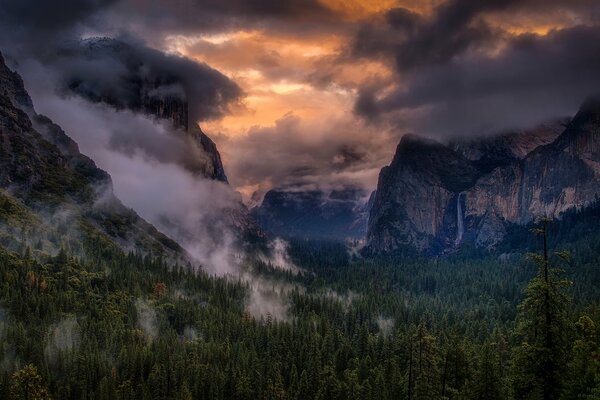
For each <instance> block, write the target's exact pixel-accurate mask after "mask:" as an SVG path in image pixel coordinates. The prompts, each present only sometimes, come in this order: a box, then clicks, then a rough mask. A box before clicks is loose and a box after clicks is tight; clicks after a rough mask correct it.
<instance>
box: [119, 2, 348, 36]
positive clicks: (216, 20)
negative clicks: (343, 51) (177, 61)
mask: <svg viewBox="0 0 600 400" xmlns="http://www.w3.org/2000/svg"><path fill="white" fill-rule="evenodd" d="M111 11H112V12H111V13H110V19H111V21H112V22H113V23H114V24H115V25H118V26H121V27H123V26H126V27H127V28H128V29H130V30H132V31H135V32H137V33H138V34H140V35H143V36H144V37H146V38H153V40H157V41H160V39H161V37H164V35H165V34H193V33H200V32H226V31H230V30H238V29H275V30H278V31H296V32H297V33H298V34H308V33H309V32H311V31H315V30H316V31H322V30H325V29H329V28H330V27H331V26H330V25H328V24H327V22H329V23H331V22H332V21H336V20H337V16H336V15H335V14H334V13H333V12H332V11H331V10H330V9H329V8H327V7H325V6H323V5H322V4H321V2H319V1H318V0H286V1H281V0H253V1H247V0H175V1H171V0H155V1H152V2H148V1H142V0H121V1H119V3H118V4H117V5H116V6H115V7H114V8H113V9H112V10H111ZM299 25H301V26H299Z"/></svg>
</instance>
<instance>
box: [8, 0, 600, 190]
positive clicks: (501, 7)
mask: <svg viewBox="0 0 600 400" xmlns="http://www.w3.org/2000/svg"><path fill="white" fill-rule="evenodd" d="M0 3H2V6H1V7H0V25H1V26H2V27H0V33H1V34H2V35H1V36H2V39H0V51H2V52H3V53H4V54H5V55H6V54H7V55H8V56H9V57H10V59H11V60H13V62H14V64H15V65H16V66H17V69H19V67H18V66H19V65H21V66H22V67H23V70H24V71H25V72H27V71H29V73H30V74H29V76H30V77H32V80H35V77H38V80H41V78H39V77H40V76H44V75H45V74H44V73H40V68H47V69H48V71H50V72H52V73H50V72H48V75H49V76H50V75H52V76H59V77H60V75H61V74H63V75H64V74H79V75H81V74H90V75H91V77H90V78H89V79H91V80H93V81H94V82H110V80H111V79H112V78H113V75H114V74H118V73H120V69H119V68H120V67H121V66H120V65H119V64H118V63H114V62H112V61H113V60H110V59H108V60H107V62H106V63H104V64H102V65H94V66H91V65H85V64H82V63H81V62H80V60H78V59H77V57H76V56H70V57H65V56H62V55H63V54H65V51H64V49H65V48H67V49H68V48H69V46H71V43H73V42H76V41H78V40H80V39H81V38H87V37H93V36H107V37H113V38H118V39H119V40H121V41H123V42H126V43H128V44H129V45H130V46H133V47H135V48H138V49H140V50H139V51H140V52H142V53H143V54H144V57H145V60H146V61H147V62H148V63H152V64H153V65H160V67H161V68H165V69H169V70H170V71H172V72H173V73H175V74H180V75H182V77H184V78H185V79H184V82H185V85H186V87H185V88H184V89H185V90H189V91H191V92H193V93H195V94H196V96H195V97H193V98H194V99H195V101H194V102H191V103H193V104H190V107H191V108H192V110H190V112H191V114H193V115H195V116H196V119H197V120H198V122H199V123H200V126H201V127H202V129H203V131H204V132H206V133H207V134H208V135H209V136H210V137H211V138H212V139H213V140H214V141H215V142H216V144H217V146H218V148H219V150H220V152H221V156H222V158H223V162H224V165H225V171H226V173H227V175H228V178H229V182H230V184H231V185H232V186H233V187H234V188H235V189H236V190H238V191H239V192H240V193H242V195H243V196H244V199H245V200H246V201H250V200H251V199H253V198H254V199H260V197H261V196H262V195H263V194H264V193H265V192H266V191H267V190H269V189H271V188H287V189H289V190H292V189H293V190H304V189H324V190H330V189H335V188H342V187H346V186H356V187H360V188H364V189H366V190H367V191H370V190H373V189H374V188H375V186H376V183H377V176H378V174H379V171H380V169H381V167H383V166H385V165H387V164H388V163H389V162H390V160H391V158H392V156H393V153H394V151H395V147H396V145H397V143H398V141H399V139H400V137H401V136H402V135H403V134H405V133H408V132H411V133H415V134H418V135H423V136H427V137H432V138H437V139H439V140H447V139H448V138H452V137H456V136H462V137H479V136H485V135H489V134H493V133H497V132H503V131H508V130H514V129H524V128H527V127H533V126H535V125H536V124H538V123H541V122H543V121H545V120H548V119H551V118H555V117H562V116H568V115H573V114H574V113H575V112H576V111H577V108H578V106H579V105H580V104H581V103H582V102H583V101H584V99H585V98H586V97H588V96H591V95H594V94H597V93H598V92H600V73H598V72H599V71H600V2H598V1H597V0H485V1H481V0H424V1H408V0H381V1H376V0H371V1H360V0H288V1H282V0H254V1H250V0H57V1H54V2H47V1H41V0H36V1H34V0H0ZM61 49H62V50H61ZM67 53H68V52H67ZM105 61H106V60H105ZM33 62H35V63H37V64H36V65H37V66H38V67H35V68H33V67H31V65H32V63H33ZM26 66H29V67H26ZM40 66H41V67H40ZM31 71H37V75H36V74H34V73H33V72H31ZM24 75H25V78H27V76H26V75H27V73H24ZM57 79H59V78H57ZM26 80H27V79H26ZM34 86H35V85H34ZM41 87H42V85H38V86H37V88H38V91H39V90H41V89H40V88H41ZM44 87H46V86H44ZM48 90H51V89H48ZM56 96H64V93H61V92H60V90H58V89H57V90H56ZM123 96H126V94H123ZM34 102H35V98H34ZM48 110H49V111H52V110H53V109H52V108H50V107H49V108H48ZM50 117H52V118H58V116H54V115H50ZM63 118H64V116H63ZM67 124H68V122H67Z"/></svg>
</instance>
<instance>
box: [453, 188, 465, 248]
mask: <svg viewBox="0 0 600 400" xmlns="http://www.w3.org/2000/svg"><path fill="white" fill-rule="evenodd" d="M461 194H462V193H459V194H458V196H456V240H455V241H454V245H455V246H458V245H459V244H460V242H461V241H462V237H463V234H464V233H465V226H464V221H463V218H464V217H463V210H462V204H461V202H460V195H461Z"/></svg>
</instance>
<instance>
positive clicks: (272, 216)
mask: <svg viewBox="0 0 600 400" xmlns="http://www.w3.org/2000/svg"><path fill="white" fill-rule="evenodd" d="M367 195H368V193H367V192H365V191H364V190H361V189H355V188H349V189H344V190H333V191H330V192H324V191H320V190H310V191H298V190H276V189H273V190H270V191H268V192H267V193H266V194H265V197H264V199H263V202H262V204H261V205H260V207H256V208H254V209H253V210H252V215H253V216H254V218H255V219H256V221H257V222H258V224H259V225H260V226H261V227H262V229H264V230H265V231H267V232H269V233H272V234H274V235H281V236H296V237H310V238H330V239H333V238H334V239H346V238H363V237H364V235H365V233H366V228H367V217H368V212H369V206H370V204H369V202H368V201H367Z"/></svg>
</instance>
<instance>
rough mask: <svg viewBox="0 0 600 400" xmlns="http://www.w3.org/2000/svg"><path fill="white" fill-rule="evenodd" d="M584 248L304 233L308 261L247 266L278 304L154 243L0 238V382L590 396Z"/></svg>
mask: <svg viewBox="0 0 600 400" xmlns="http://www.w3.org/2000/svg"><path fill="white" fill-rule="evenodd" d="M586 249H592V250H590V251H588V250H586ZM594 249H595V247H594V244H593V243H588V242H585V243H583V244H582V245H581V246H579V247H575V248H574V250H575V251H574V252H573V259H574V260H576V262H573V265H572V266H571V267H569V268H566V269H565V272H564V273H561V272H560V271H559V270H558V269H557V268H556V265H557V264H556V263H557V262H558V261H560V260H561V258H560V257H558V256H555V255H551V254H550V252H549V251H548V250H547V251H546V254H548V256H547V257H544V256H543V254H544V252H543V251H542V255H541V256H539V257H534V261H536V262H537V265H538V272H537V274H535V276H533V277H532V274H531V268H528V267H527V266H529V267H530V266H531V264H525V263H524V262H521V261H519V259H517V258H513V259H509V260H508V261H502V260H498V258H497V257H493V258H487V259H479V260H475V261H473V260H470V259H469V260H465V259H462V258H459V259H455V260H450V259H448V260H438V261H436V262H432V261H431V260H403V261H397V260H391V261H389V262H386V261H357V262H354V263H349V262H347V261H343V257H342V253H341V252H339V251H338V250H336V251H335V254H334V255H335V256H328V254H329V253H328V252H327V251H326V249H325V250H324V249H323V248H322V247H321V248H319V250H318V251H319V256H318V257H315V256H314V254H310V250H303V251H305V252H306V253H309V254H306V257H305V258H306V259H311V260H315V263H307V264H306V265H302V266H303V267H305V268H310V271H309V273H307V274H304V275H302V274H301V275H300V276H293V275H290V274H286V273H281V272H278V271H274V270H272V269H269V267H268V266H266V265H255V266H254V267H255V270H254V274H256V275H259V276H261V278H264V279H263V280H264V281H265V282H269V283H268V284H267V285H263V288H262V289H263V290H265V291H272V290H273V288H274V290H275V292H277V291H279V290H281V288H284V287H285V288H287V289H286V291H285V293H284V295H283V297H281V299H282V302H283V303H284V304H283V306H284V307H286V308H287V317H285V318H283V319H282V318H281V316H280V317H278V318H274V317H272V316H270V315H263V316H261V315H259V314H256V313H255V314H251V313H250V310H251V308H249V307H248V305H249V302H250V300H251V297H250V292H249V288H248V287H247V285H245V284H244V283H241V282H238V281H236V280H225V279H222V278H214V277H210V276H208V275H206V274H203V273H192V272H190V271H188V270H186V269H184V268H169V267H168V266H167V265H165V264H164V263H162V262H161V261H160V260H152V259H149V258H147V257H142V256H140V255H135V254H130V255H123V254H112V255H111V256H110V257H97V258H94V259H83V260H80V259H75V258H73V257H71V256H69V255H67V254H66V253H64V252H62V253H61V254H59V256H57V257H48V258H45V259H39V260H34V259H33V258H32V256H31V254H30V253H28V252H27V251H24V252H23V254H21V255H19V254H13V253H9V252H7V251H5V250H3V249H1V248H0V399H12V400H17V399H19V400H20V399H35V398H41V399H47V398H49V396H51V397H52V398H53V399H66V400H91V399H95V400H103V399H111V400H112V399H128V400H146V399H148V400H155V399H171V400H183V399H186V400H188V399H207V400H208V399H255V400H262V399H287V400H292V399H298V400H304V399H328V400H337V399H339V400H346V399H357V400H358V399H361V400H362V399H374V400H375V399H377V400H380V399H382V400H386V399H394V400H395V399H410V400H417V399H428V400H442V399H456V400H482V399H485V400H509V399H560V400H576V399H587V400H592V399H598V398H600V397H599V396H600V351H599V343H600V340H599V333H598V332H599V328H598V327H599V323H600V311H599V310H600V308H599V307H598V302H597V301H595V299H599V298H600V291H597V287H598V286H600V285H596V284H595V283H600V273H598V272H597V270H598V268H597V265H598V264H597V261H598V260H599V259H600V257H599V256H600V255H599V254H597V252H596V251H595V250H594ZM92 250H93V249H92ZM98 250H100V249H98ZM295 251H296V252H298V251H300V250H298V249H296V250H295ZM94 254H100V251H97V252H96V253H94ZM563 258H564V257H563ZM341 260H342V261H341ZM317 261H318V262H317ZM561 274H564V275H568V276H569V277H570V278H571V279H572V280H573V282H574V287H576V288H577V290H571V287H570V286H569V285H568V282H566V279H565V278H562V277H561V276H562V275H561ZM528 281H529V285H527V288H526V289H525V291H524V292H523V291H522V289H523V288H524V287H525V284H526V283H527V282H528ZM274 282H278V283H274ZM293 285H298V286H301V287H302V288H303V289H298V290H289V287H290V286H293ZM521 293H524V297H523V296H522V295H521ZM571 297H573V299H574V300H573V302H572V303H571V302H570V301H569V299H570V298H571ZM276 299H277V296H275V295H272V294H269V295H264V296H263V297H262V301H264V302H270V301H276ZM519 304H520V305H519ZM265 305H266V304H265ZM280 305H281V304H280ZM517 314H518V317H517ZM34 395H35V396H37V397H35V396H34ZM594 396H596V397H594Z"/></svg>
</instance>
